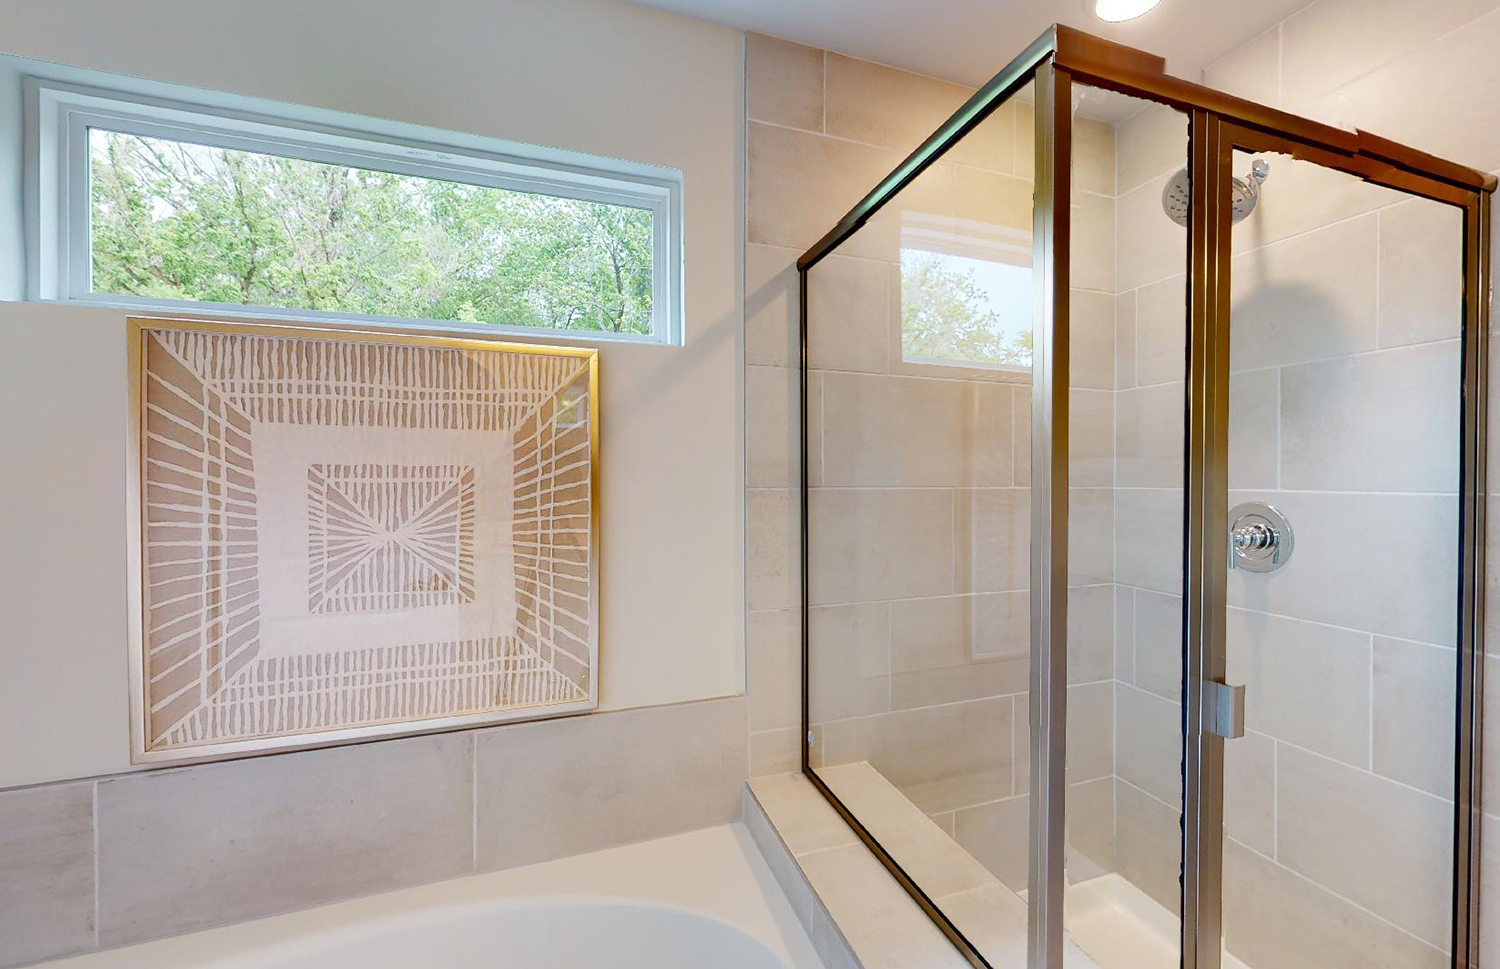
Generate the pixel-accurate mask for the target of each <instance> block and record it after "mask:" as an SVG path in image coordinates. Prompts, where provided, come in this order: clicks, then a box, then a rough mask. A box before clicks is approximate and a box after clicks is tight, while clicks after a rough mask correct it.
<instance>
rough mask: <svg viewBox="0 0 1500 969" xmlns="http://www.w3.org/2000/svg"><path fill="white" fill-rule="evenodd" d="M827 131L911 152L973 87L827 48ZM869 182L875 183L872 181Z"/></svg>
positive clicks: (970, 92) (835, 134) (960, 102)
mask: <svg viewBox="0 0 1500 969" xmlns="http://www.w3.org/2000/svg"><path fill="white" fill-rule="evenodd" d="M827 75H828V76H827V84H828V105H827V112H828V134H830V135H832V136H834V137H837V138H848V139H849V140H851V141H862V142H865V143H866V144H871V145H879V146H881V147H882V148H894V149H895V150H897V151H899V152H901V153H902V154H907V153H909V152H910V151H911V150H912V149H914V148H916V147H917V146H918V145H919V144H921V143H922V141H923V140H924V139H925V138H926V137H927V136H928V135H930V134H932V132H933V131H934V130H935V129H936V128H937V127H938V126H939V125H941V124H942V123H943V122H944V121H945V120H947V118H948V116H949V115H951V114H952V113H953V112H954V111H956V110H957V109H958V107H959V105H961V104H963V103H964V102H965V101H966V100H968V98H969V95H971V94H973V93H974V92H973V89H971V88H966V87H962V86H960V85H957V84H950V83H948V82H947V81H939V80H937V79H936V78H931V77H924V76H922V75H920V74H911V73H909V72H907V71H901V70H897V69H896V68H893V67H886V66H885V65H884V64H876V63H874V62H873V61H863V60H857V59H855V58H853V57H845V56H843V55H842V54H834V53H829V54H828V65H827ZM870 187H873V183H872V185H871V186H870Z"/></svg>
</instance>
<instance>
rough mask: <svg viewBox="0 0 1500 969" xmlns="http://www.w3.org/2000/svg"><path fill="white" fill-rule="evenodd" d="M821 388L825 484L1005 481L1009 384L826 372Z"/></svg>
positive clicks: (949, 484) (1008, 458)
mask: <svg viewBox="0 0 1500 969" xmlns="http://www.w3.org/2000/svg"><path fill="white" fill-rule="evenodd" d="M822 387H823V395H822V408H823V410H822V413H823V421H822V424H823V427H822V442H823V446H822V456H823V477H822V481H823V483H824V484H825V485H827V486H831V487H838V486H849V487H861V488H870V487H882V486H904V487H913V486H917V487H920V486H935V485H941V486H947V487H959V486H962V487H985V486H996V485H1009V484H1010V483H1011V440H1010V432H1011V389H1010V387H1009V386H1008V385H1006V384H995V383H980V382H973V381H958V380H930V379H925V378H917V377H890V376H874V375H868V374H845V373H826V374H824V375H823V379H822ZM1100 396H1103V397H1107V396H1109V395H1108V394H1104V393H1100Z"/></svg>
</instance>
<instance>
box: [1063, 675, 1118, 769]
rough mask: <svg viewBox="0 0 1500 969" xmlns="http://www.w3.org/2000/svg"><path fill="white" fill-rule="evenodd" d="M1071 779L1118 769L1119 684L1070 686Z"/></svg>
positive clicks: (1069, 736)
mask: <svg viewBox="0 0 1500 969" xmlns="http://www.w3.org/2000/svg"><path fill="white" fill-rule="evenodd" d="M1067 713H1068V726H1067V732H1068V733H1067V737H1068V765H1067V781H1068V783H1069V784H1077V783H1081V782H1083V781H1092V780H1098V779H1099V778H1101V777H1109V776H1110V775H1112V774H1113V773H1114V772H1115V684H1114V682H1113V681H1109V680H1105V681H1103V682H1100V683H1082V684H1079V685H1077V686H1070V687H1068V711H1067Z"/></svg>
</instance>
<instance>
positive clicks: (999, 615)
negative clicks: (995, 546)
mask: <svg viewBox="0 0 1500 969" xmlns="http://www.w3.org/2000/svg"><path fill="white" fill-rule="evenodd" d="M1027 598H1028V596H1027V594H1026V593H1024V592H1000V593H990V594H983V595H972V596H941V597H934V598H928V599H905V600H898V601H895V602H892V603H891V604H890V608H891V630H890V643H891V707H892V709H906V708H909V707H917V706H929V705H932V704H936V703H952V702H954V701H958V700H975V699H980V698H983V697H988V696H1004V695H1008V694H1013V693H1024V692H1025V691H1026V689H1027V684H1028V669H1029V667H1030V650H1029V642H1028V633H1027V629H1028V624H1027V620H1026V614H1027V606H1028V602H1027Z"/></svg>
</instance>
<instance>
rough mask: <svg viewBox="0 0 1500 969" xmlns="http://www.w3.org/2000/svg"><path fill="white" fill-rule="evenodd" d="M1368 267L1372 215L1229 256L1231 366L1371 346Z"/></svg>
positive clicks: (1371, 267)
mask: <svg viewBox="0 0 1500 969" xmlns="http://www.w3.org/2000/svg"><path fill="white" fill-rule="evenodd" d="M1267 191H1268V192H1269V191H1270V190H1269V189H1268V190H1267ZM1376 269H1377V262H1376V254H1375V217H1374V216H1373V215H1370V216H1365V217H1362V218H1358V219H1351V220H1349V221H1347V222H1340V223H1338V224H1336V225H1331V226H1328V227H1327V228H1323V229H1318V230H1316V231H1314V232H1309V233H1307V234H1305V235H1300V236H1297V237H1295V238H1291V239H1287V240H1285V241H1283V242H1278V243H1274V244H1272V245H1267V246H1262V247H1260V248H1258V249H1253V250H1251V251H1249V252H1244V253H1241V254H1240V255H1237V256H1235V257H1234V259H1233V260H1232V261H1231V266H1230V289H1231V294H1232V299H1233V303H1232V305H1231V307H1230V318H1231V326H1232V327H1233V330H1234V337H1233V340H1232V341H1231V349H1230V366H1231V369H1233V370H1254V369H1257V368H1260V367H1272V366H1280V365H1283V364H1288V363H1301V362H1303V361H1307V360H1321V359H1325V358H1328V357H1337V356H1343V355H1345V354H1350V353H1358V352H1360V351H1363V350H1373V349H1375V344H1376V339H1375V293H1376V286H1375V281H1376Z"/></svg>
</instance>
